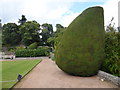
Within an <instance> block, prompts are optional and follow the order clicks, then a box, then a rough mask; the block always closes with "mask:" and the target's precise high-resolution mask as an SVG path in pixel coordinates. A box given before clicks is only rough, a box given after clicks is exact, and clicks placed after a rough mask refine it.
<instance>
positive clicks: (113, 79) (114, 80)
mask: <svg viewBox="0 0 120 90" xmlns="http://www.w3.org/2000/svg"><path fill="white" fill-rule="evenodd" d="M98 76H99V77H101V78H104V79H106V80H108V81H111V82H112V83H114V84H115V85H117V86H119V87H120V78H119V77H117V76H114V75H112V74H109V73H106V72H104V71H101V70H99V71H98Z"/></svg>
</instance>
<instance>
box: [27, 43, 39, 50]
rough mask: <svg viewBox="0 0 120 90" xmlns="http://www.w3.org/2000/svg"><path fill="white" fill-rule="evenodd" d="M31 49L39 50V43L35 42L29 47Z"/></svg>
mask: <svg viewBox="0 0 120 90" xmlns="http://www.w3.org/2000/svg"><path fill="white" fill-rule="evenodd" d="M28 48H29V49H37V42H34V43H32V44H30V45H29V46H28Z"/></svg>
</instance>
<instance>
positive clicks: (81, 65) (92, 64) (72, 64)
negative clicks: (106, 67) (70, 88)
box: [55, 7, 105, 76]
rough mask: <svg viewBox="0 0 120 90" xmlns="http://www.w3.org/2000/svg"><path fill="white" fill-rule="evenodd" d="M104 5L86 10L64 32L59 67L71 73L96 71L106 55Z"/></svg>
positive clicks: (57, 56) (86, 73)
mask: <svg viewBox="0 0 120 90" xmlns="http://www.w3.org/2000/svg"><path fill="white" fill-rule="evenodd" d="M104 36H105V31H104V16H103V8H102V7H90V8H88V9H86V10H84V11H83V12H82V13H81V14H80V15H79V16H78V17H77V18H75V19H74V20H73V22H72V23H71V24H70V25H69V26H68V28H67V29H66V31H65V32H64V34H63V36H62V38H61V40H60V42H59V44H58V45H57V47H56V51H55V61H56V64H57V65H58V67H59V68H60V69H61V70H63V71H64V72H67V73H69V74H72V75H78V76H92V75H96V74H97V72H98V70H99V69H100V66H101V63H102V60H103V59H104V40H105V37H104Z"/></svg>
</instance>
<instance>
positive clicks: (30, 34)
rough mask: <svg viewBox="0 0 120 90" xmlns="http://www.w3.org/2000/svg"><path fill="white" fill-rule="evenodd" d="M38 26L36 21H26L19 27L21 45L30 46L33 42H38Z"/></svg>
mask: <svg viewBox="0 0 120 90" xmlns="http://www.w3.org/2000/svg"><path fill="white" fill-rule="evenodd" d="M39 30H40V24H39V23H37V22H36V21H28V22H25V23H24V24H23V25H21V26H20V34H21V38H22V44H24V45H30V44H32V43H34V42H38V43H39V42H40V37H39V35H40V34H39Z"/></svg>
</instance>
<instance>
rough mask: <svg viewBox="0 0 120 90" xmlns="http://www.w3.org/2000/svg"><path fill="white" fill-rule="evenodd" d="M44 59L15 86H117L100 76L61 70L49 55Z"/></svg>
mask: <svg viewBox="0 0 120 90" xmlns="http://www.w3.org/2000/svg"><path fill="white" fill-rule="evenodd" d="M42 59H43V60H42V62H41V63H39V64H38V65H37V66H36V67H35V68H34V69H33V70H32V71H31V72H30V73H29V74H28V75H26V76H25V77H24V78H23V79H22V80H21V81H20V82H19V83H17V84H16V85H15V86H14V88H117V86H116V85H114V84H112V83H110V82H108V81H101V80H100V78H99V77H98V76H92V77H79V76H71V75H69V74H66V73H64V72H63V71H61V70H60V69H59V68H58V67H57V66H56V64H55V63H54V62H53V61H52V60H50V59H48V58H47V57H45V58H44V57H43V58H42Z"/></svg>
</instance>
